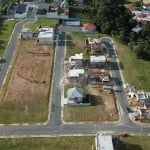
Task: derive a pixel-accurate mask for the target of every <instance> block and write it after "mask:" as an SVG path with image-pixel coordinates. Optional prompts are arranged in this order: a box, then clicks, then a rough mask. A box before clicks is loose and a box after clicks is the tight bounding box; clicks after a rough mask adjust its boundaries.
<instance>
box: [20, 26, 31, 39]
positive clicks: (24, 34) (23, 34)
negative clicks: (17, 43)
mask: <svg viewBox="0 0 150 150" xmlns="http://www.w3.org/2000/svg"><path fill="white" fill-rule="evenodd" d="M28 38H32V31H31V29H29V28H23V29H22V31H21V39H28Z"/></svg>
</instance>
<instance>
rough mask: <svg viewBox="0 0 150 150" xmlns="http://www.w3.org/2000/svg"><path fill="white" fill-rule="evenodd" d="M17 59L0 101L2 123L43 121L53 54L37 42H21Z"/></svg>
mask: <svg viewBox="0 0 150 150" xmlns="http://www.w3.org/2000/svg"><path fill="white" fill-rule="evenodd" d="M17 48H18V49H19V50H18V54H17V58H16V61H15V64H14V67H13V70H12V73H11V75H10V78H9V81H8V83H7V85H6V87H5V92H4V94H3V98H2V100H1V101H0V122H1V123H15V122H19V123H22V122H29V123H35V122H43V121H46V119H47V115H48V103H49V92H50V81H51V76H52V66H53V53H54V50H53V48H52V47H50V46H37V45H36V41H35V40H29V41H19V44H18V47H17Z"/></svg>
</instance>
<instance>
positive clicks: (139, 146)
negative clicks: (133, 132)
mask: <svg viewBox="0 0 150 150" xmlns="http://www.w3.org/2000/svg"><path fill="white" fill-rule="evenodd" d="M120 140H121V141H120V142H119V145H120V149H122V150H149V149H150V142H149V141H150V136H129V137H122V138H120Z"/></svg>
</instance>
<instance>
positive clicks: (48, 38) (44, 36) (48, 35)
mask: <svg viewBox="0 0 150 150" xmlns="http://www.w3.org/2000/svg"><path fill="white" fill-rule="evenodd" d="M53 42H54V33H53V32H51V31H49V30H47V31H41V32H39V34H38V43H39V44H53Z"/></svg>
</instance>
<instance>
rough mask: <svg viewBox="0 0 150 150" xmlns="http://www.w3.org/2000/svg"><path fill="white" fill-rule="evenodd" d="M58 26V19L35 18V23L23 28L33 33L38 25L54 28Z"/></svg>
mask: <svg viewBox="0 0 150 150" xmlns="http://www.w3.org/2000/svg"><path fill="white" fill-rule="evenodd" d="M56 24H58V19H48V18H37V21H36V22H35V23H28V24H26V25H25V27H27V28H30V29H32V31H33V32H35V31H38V28H39V27H40V25H41V26H42V25H46V26H51V27H55V25H56Z"/></svg>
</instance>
